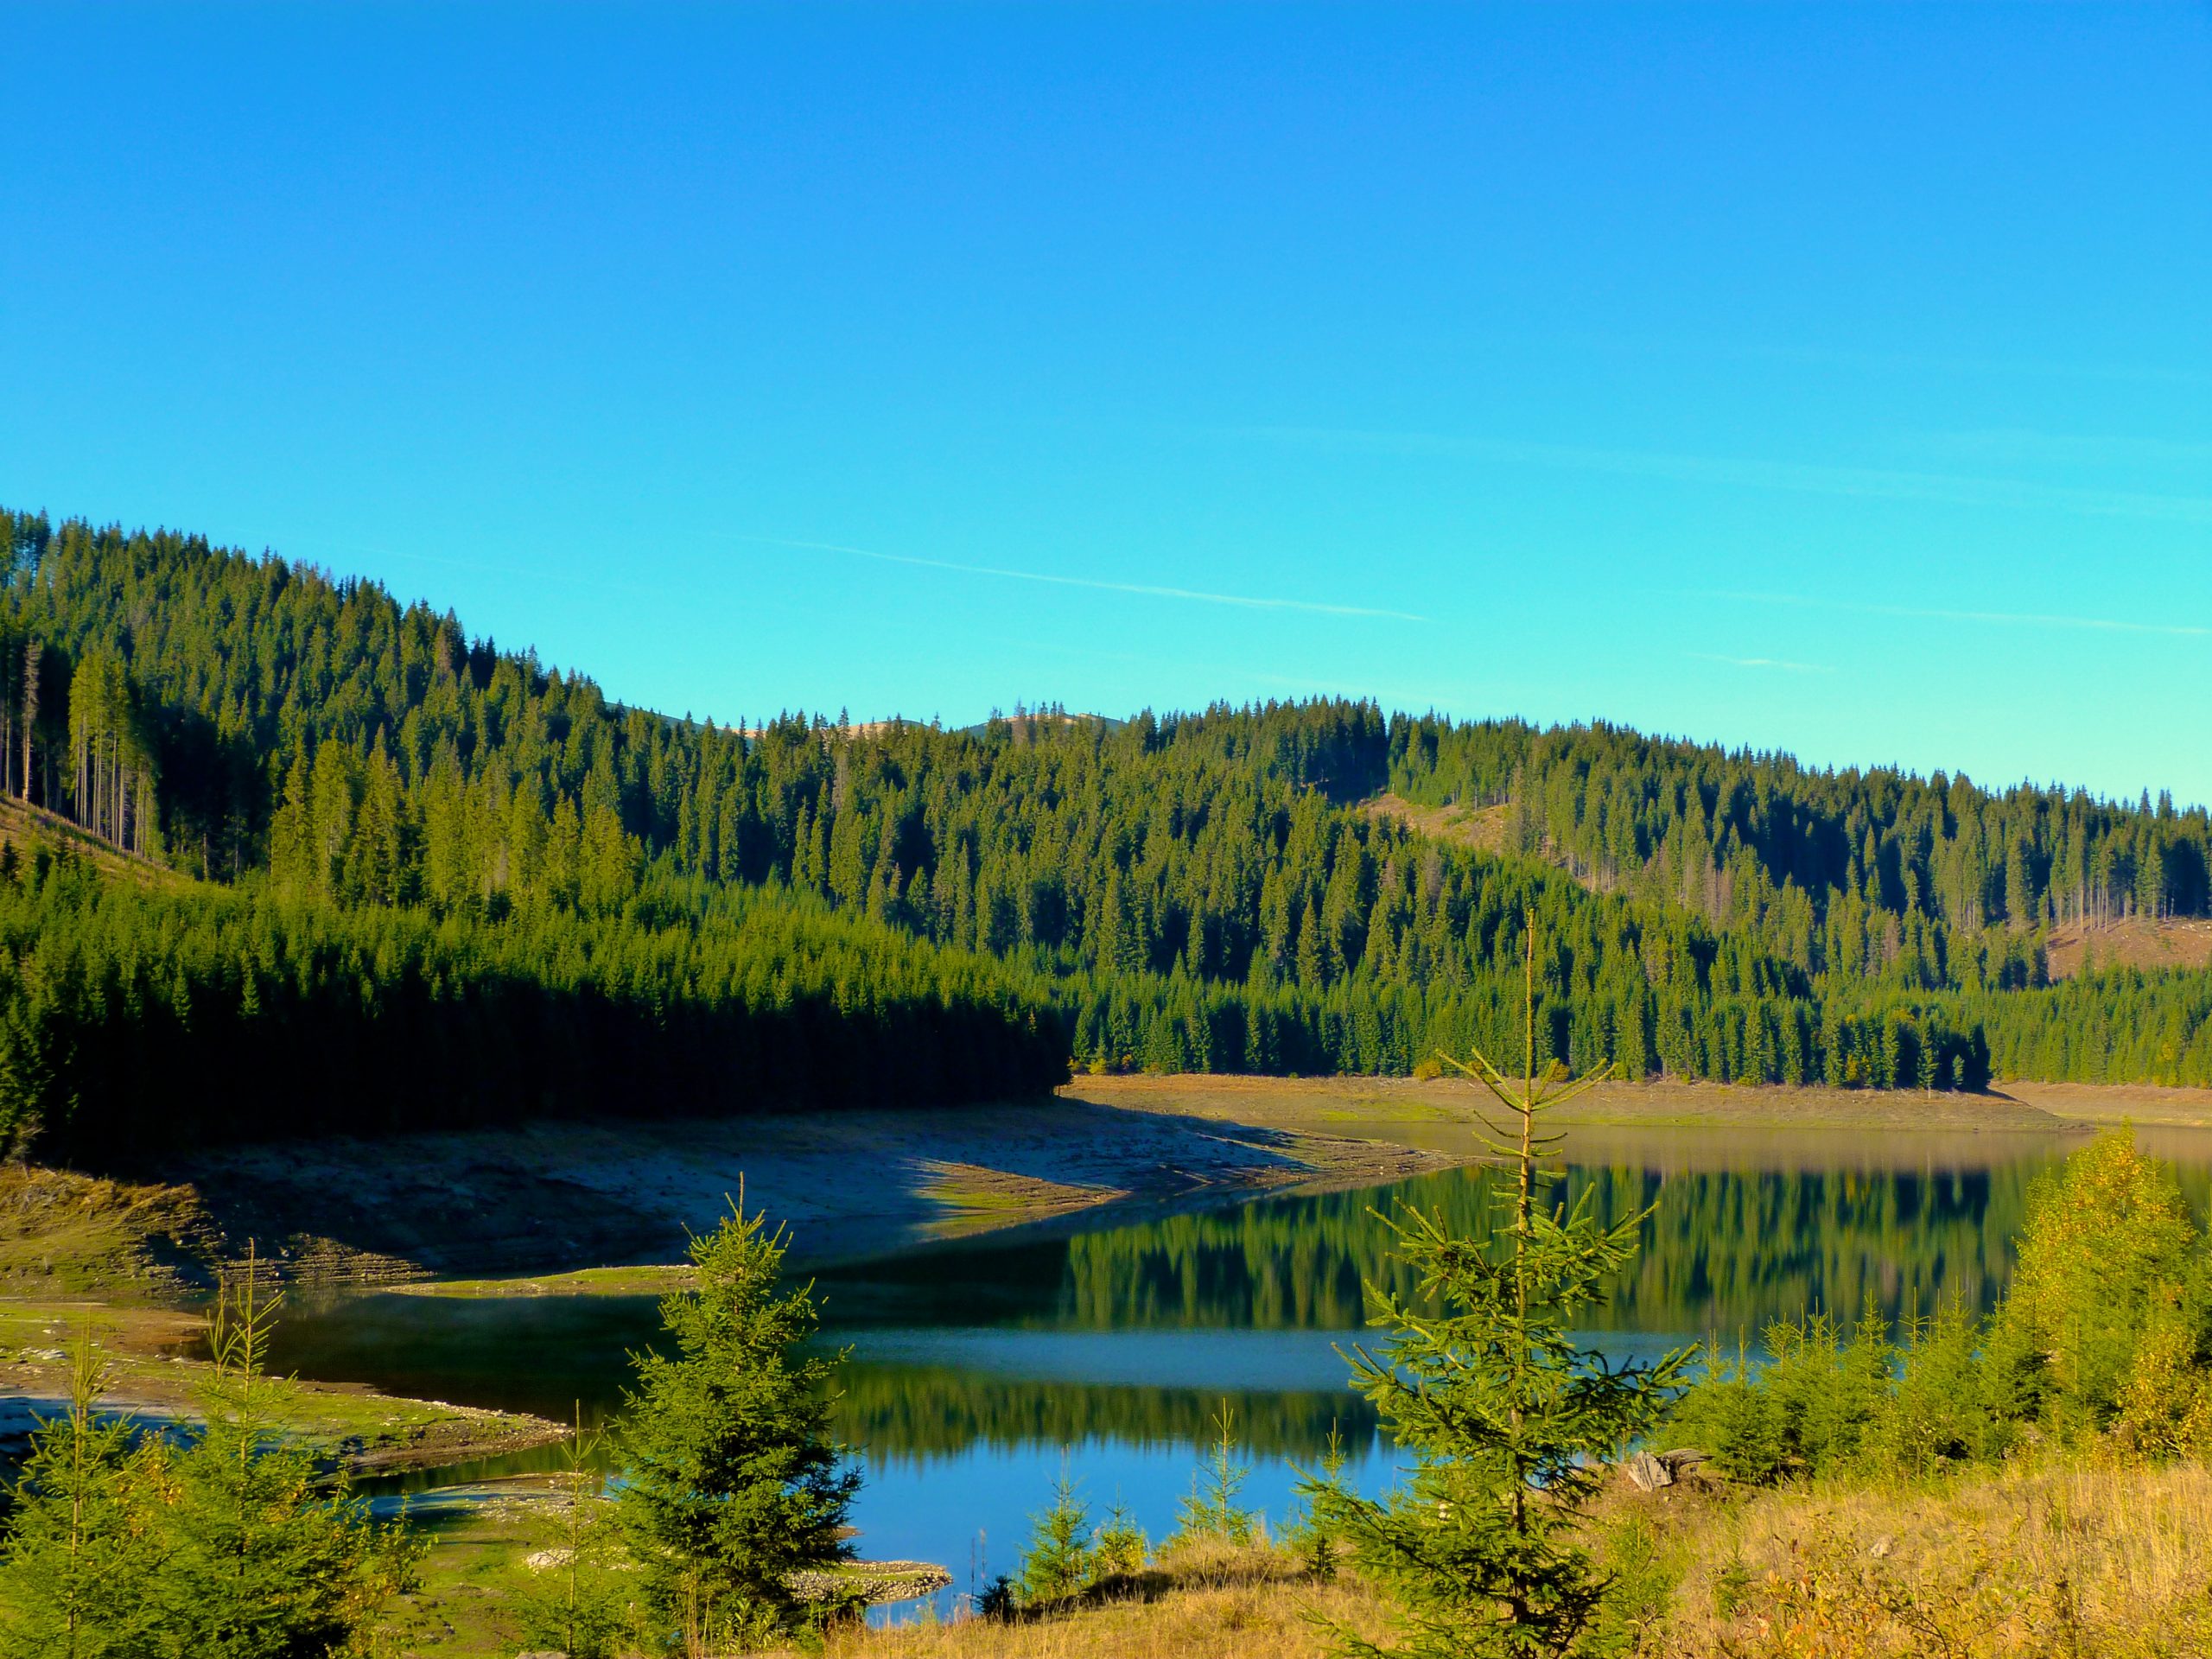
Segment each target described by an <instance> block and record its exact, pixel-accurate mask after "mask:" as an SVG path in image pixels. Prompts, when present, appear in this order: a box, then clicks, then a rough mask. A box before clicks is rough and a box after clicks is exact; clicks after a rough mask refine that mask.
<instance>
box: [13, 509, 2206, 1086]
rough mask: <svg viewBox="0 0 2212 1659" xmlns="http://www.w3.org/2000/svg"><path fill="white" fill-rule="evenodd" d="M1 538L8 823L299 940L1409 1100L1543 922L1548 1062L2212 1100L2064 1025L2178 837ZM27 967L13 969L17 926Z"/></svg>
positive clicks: (2110, 1010) (1499, 998)
mask: <svg viewBox="0 0 2212 1659" xmlns="http://www.w3.org/2000/svg"><path fill="white" fill-rule="evenodd" d="M0 535H4V537H5V543H6V545H7V547H8V548H9V549H10V551H11V553H12V560H11V563H10V571H9V575H8V581H7V584H6V588H5V602H4V607H0V753H4V754H5V755H6V757H7V759H6V760H5V762H4V764H3V765H0V785H4V787H5V788H6V790H7V791H10V792H12V793H16V794H28V796H29V798H30V799H31V800H33V801H35V802H37V803H39V804H43V805H46V806H48V807H50V808H52V809H54V810H56V811H60V812H64V813H67V815H69V816H70V817H73V819H75V820H76V821H78V822H79V823H83V824H85V825H86V826H87V827H88V828H89V829H92V830H93V831H94V832H95V833H98V834H99V835H101V836H105V837H106V838H108V839H110V840H111V841H113V842H117V843H118V844H120V845H125V846H129V847H131V848H134V849H138V850H141V851H143V853H144V854H145V855H147V856H149V857H150V858H154V859H157V860H161V861H166V862H168V863H169V864H171V865H173V866H174V867H175V868H179V869H181V870H184V871H187V872H189V873H190V874H193V875H194V876H196V877H199V878H201V879H202V880H206V881H208V882H212V883H217V884H222V885H225V886H228V887H235V888H236V889H237V890H238V899H239V900H240V901H241V902H250V903H251V904H253V905H255V906H262V907H264V908H266V907H275V908H277V909H279V910H282V911H283V913H284V914H286V915H287V916H292V917H306V916H309V915H312V916H314V917H315V918H321V919H318V920H316V921H315V922H313V923H308V922H305V921H301V922H298V923H297V925H299V926H302V927H310V926H311V927H318V928H331V927H340V928H342V927H354V928H357V929H359V928H365V927H368V926H370V925H372V923H373V922H374V918H378V917H380V916H385V917H407V918H419V924H418V923H416V922H410V923H408V924H407V925H408V926H415V925H420V926H422V927H424V928H431V929H447V930H453V929H463V930H473V934H472V937H476V938H480V939H482V940H485V941H498V940H501V939H505V938H511V937H522V936H524V935H526V934H528V933H530V931H531V930H539V931H541V932H542V931H543V930H553V931H555V932H558V931H560V930H578V932H577V934H576V937H578V938H582V937H583V936H584V935H585V934H589V935H590V937H592V938H594V939H596V940H598V941H599V944H598V946H597V947H595V948H597V949H599V950H602V951H612V950H616V949H617V948H618V942H619V941H620V940H623V939H626V938H645V937H648V936H659V935H663V934H665V933H666V932H667V931H669V930H671V929H674V930H677V931H690V932H696V931H697V930H698V929H699V928H701V927H702V925H704V921H703V919H702V918H707V917H709V916H711V915H714V914H720V913H725V912H727V910H728V906H743V907H749V908H747V914H765V913H766V912H762V911H761V910H760V906H770V907H772V908H773V909H775V910H776V911H777V912H778V913H779V914H781V913H783V912H785V911H786V910H790V911H791V912H793V913H795V914H796V913H799V912H803V913H804V916H805V917H806V918H808V919H807V921H806V923H805V926H806V927H807V928H808V929H811V930H819V929H822V928H828V927H838V928H846V929H855V930H861V932H855V933H854V934H852V936H851V937H852V938H854V939H855V940H858V939H860V938H862V937H863V933H864V934H865V937H866V938H868V939H869V940H873V941H875V942H876V943H875V944H870V945H868V950H870V951H871V952H873V953H874V957H873V958H872V959H880V960H882V961H885V962H888V961H890V960H891V957H890V956H889V955H888V954H887V953H888V952H889V944H888V942H889V941H892V940H896V939H905V940H907V941H910V942H912V945H913V947H914V948H915V949H917V950H924V951H929V952H934V954H932V955H930V956H928V957H926V958H924V957H911V958H904V957H902V958H900V959H899V960H901V961H903V962H908V963H910V964H911V963H922V962H924V961H925V960H926V962H927V963H928V964H930V965H929V966H928V967H927V968H926V969H923V968H912V967H911V965H910V967H909V968H906V969H899V970H898V971H915V972H922V973H925V974H926V975H928V976H936V977H939V978H943V979H944V980H945V981H946V982H952V981H957V982H960V983H961V984H963V985H965V986H968V987H969V991H970V993H971V994H972V995H974V996H976V997H977V998H979V999H981V1000H982V1001H993V999H995V1000H996V1002H995V1005H996V1006H1001V1007H1003V1008H1004V1009H1006V1010H1008V1011H1010V1012H1009V1018H1010V1020H1011V1025H1012V1026H1020V1027H1023V1028H1025V1029H1029V1030H1042V1029H1043V1028H1044V1027H1043V1026H1040V1025H1039V1020H1038V1015H1039V1011H1044V1015H1045V1025H1048V1026H1050V1027H1052V1030H1053V1031H1054V1032H1055V1033H1057V1034H1056V1035H1055V1036H1054V1037H1053V1039H1052V1040H1053V1041H1055V1042H1058V1041H1060V1040H1061V1039H1065V1050H1064V1051H1063V1052H1071V1054H1072V1056H1073V1058H1075V1060H1076V1061H1077V1063H1078V1064H1081V1065H1095V1066H1102V1067H1120V1066H1146V1067H1151V1068H1154V1069H1160V1070H1174V1069H1189V1068H1202V1069H1219V1070H1239V1069H1244V1070H1262V1071H1327V1070H1360V1071H1404V1070H1407V1069H1408V1068H1410V1067H1412V1066H1414V1065H1416V1064H1417V1063H1419V1062H1421V1060H1422V1059H1423V1058H1424V1057H1426V1056H1427V1055H1429V1054H1430V1053H1432V1052H1433V1050H1434V1049H1435V1048H1437V1047H1439V1046H1447V1047H1452V1048H1454V1049H1460V1048H1464V1047H1465V1046H1466V1045H1467V1044H1468V1043H1469V1042H1480V1043H1483V1044H1484V1045H1485V1046H1489V1047H1491V1048H1493V1049H1497V1050H1500V1051H1503V1052H1506V1053H1507V1054H1509V1055H1510V1056H1511V1057H1514V1058H1517V1053H1518V1044H1517V1042H1509V1033H1510V1031H1511V1029H1512V1028H1513V1025H1514V1022H1513V1020H1511V1019H1510V1016H1509V1011H1510V1010H1511V1009H1512V1008H1513V1007H1515V1005H1516V1003H1517V997H1518V982H1519V975H1518V972H1517V970H1516V965H1517V957H1518V952H1519V941H1520V938H1521V937H1522V916H1523V914H1524V912H1527V911H1529V910H1533V911H1534V912H1535V914H1536V917H1537V923H1538V927H1539V931H1540V937H1541V947H1542V950H1543V978H1544V992H1545V997H1546V1002H1547V1013H1546V1018H1545V1020H1544V1021H1543V1033H1542V1041H1543V1045H1544V1046H1545V1047H1546V1048H1547V1049H1548V1051H1549V1052H1552V1053H1553V1054H1554V1055H1558V1056H1560V1057H1562V1058H1571V1059H1573V1060H1581V1059H1586V1058H1593V1057H1596V1056H1598V1055H1600V1054H1607V1055H1611V1056H1612V1057H1614V1058H1618V1060H1619V1061H1620V1062H1621V1063H1622V1064H1623V1065H1624V1066H1625V1067H1626V1068H1627V1069H1628V1070H1629V1071H1631V1072H1632V1073H1649V1072H1657V1071H1670V1072H1675V1073H1678V1074H1686V1075H1701V1076H1713V1077H1732V1078H1734V1077H1741V1078H1772V1079H1777V1080H1798V1079H1806V1080H1817V1079H1821V1078H1827V1079H1830V1080H1833V1081H1836V1082H1840V1083H1869V1084H1904V1085H1909V1086H1910V1085H1922V1086H1956V1085H1969V1086H1970V1085H1974V1084H1978V1083H1980V1081H1981V1080H1982V1079H1983V1078H1984V1077H1986V1074H1987V1072H1988V1071H1989V1070H1990V1068H1991V1067H1992V1066H1993V1065H1994V1066H1995V1067H1996V1068H1997V1069H1998V1070H1999V1071H2003V1072H2006V1073H2010V1074H2014V1075H2050V1076H2076V1077H2107V1076H2110V1077H2146V1078H2155V1079H2158V1080H2165V1081H2192V1082H2212V1031H2208V1028H2207V1014H2208V1012H2209V1011H2212V1006H2209V1005H2212V995H2208V990H2209V989H2212V976H2205V975H2203V974H2196V973H2166V974H2158V975H2139V974H2129V973H2126V972H2122V971H2113V972H2107V973H2105V974H2102V975H2099V976H2094V977H2093V978H2090V979H2088V980H2083V981H2077V982H2072V983H2069V984H2067V985H2065V986H2063V987H2058V988H2049V989H2046V988H2043V981H2044V977H2045V966H2044V962H2045V958H2044V938H2045V930H2046V929H2048V928H2049V927H2050V925H2054V924H2055V923H2057V922H2060V921H2067V922H2072V921H2075V920H2078V919H2080V918H2089V919H2092V920H2094V919H2096V918H2102V917H2108V916H2118V915H2121V914H2127V913H2140V914H2144V915H2155V916H2189V915H2201V914H2202V913H2203V912H2205V910H2206V908H2207V905H2208V883H2207V879H2206V871H2207V862H2208V860H2207V849H2208V836H2207V826H2206V821H2205V817H2204V814H2203V813H2202V810H2192V811H2190V812H2187V813H2179V812H2177V811H2175V810H2174V809H2173V808H2172V807H2171V804H2168V803H2165V802H2163V801H2162V802H2160V803H2158V804H2155V805H2153V804H2149V803H2143V804H2135V805H2128V804H2115V803H2107V802H2101V801H2096V800H2093V799H2090V798H2088V797H2086V796H2082V795H2080V794H2078V793H2069V792H2066V791H2057V790H2034V789H2026V788H2023V789H2018V790H2012V791H2003V792H1999V793H1991V792H1988V791H1983V790H1980V789H1978V788H1976V787H1974V785H1970V784H1968V783H1967V782H1966V781H1965V780H1964V779H1955V780H1952V779H1942V778H1938V779H1930V780H1924V781H1923V780H1920V779H1913V778H1910V777H1906V776H1902V775H1898V774H1894V773H1889V772H1871V773H1864V774H1860V773H1836V774H1830V773H1826V772H1815V771H1812V770H1810V769H1807V768H1802V767H1800V766H1797V765H1796V764H1795V763H1794V762H1792V761H1790V760H1788V759H1787V758H1786V757H1779V756H1757V755H1745V754H1738V753H1724V752H1722V751H1719V750H1717V749H1711V748H1700V747H1694V746H1691V745H1687V744H1676V743H1668V742H1660V741H1652V740H1649V739H1644V738H1641V737H1638V736H1637V735H1635V734H1631V733H1627V732H1624V731H1620V730H1617V729H1612V728H1603V727H1599V728H1567V729H1564V730H1558V731H1548V732H1544V731H1536V730H1534V729H1531V728H1527V727H1524V726H1521V725H1517V724H1514V723H1478V724H1473V725H1465V726H1453V725H1452V724H1449V723H1447V722H1445V721H1439V720H1435V719H1433V718H1431V719H1409V718H1407V717H1403V716H1395V717H1390V718H1386V717H1385V716H1384V715H1383V714H1382V713H1381V711H1380V710H1378V709H1376V707H1375V706H1374V705H1372V704H1370V703H1362V702H1307V703H1295V704H1286V705H1273V704H1271V705H1268V706H1265V707H1260V708H1251V709H1227V708H1217V709H1210V710H1207V711H1206V712H1205V713H1203V714H1198V715H1179V716H1154V715H1139V716H1138V717H1136V718H1135V719H1133V720H1129V721H1126V722H1120V723H1116V722H1112V721H1103V720H1096V719H1090V718H1083V717H1077V718H1068V717H1065V716H1064V715H1061V714H1060V713H1059V711H1058V710H1043V711H1039V713H1037V714H1035V715H1019V714H1018V715H1017V717H1016V718H1015V719H1014V720H1011V721H1008V720H995V721H992V722H990V723H989V724H988V725H987V726H986V727H984V728H981V729H980V730H976V731H969V732H964V733H963V732H946V731H940V730H938V729H935V728H930V727H923V726H917V725H912V724H907V723H901V722H896V721H893V722H888V723H884V724H878V725H874V726H869V727H866V728H857V727H846V726H842V725H837V724H831V723H829V722H828V721H823V720H822V719H821V718H819V717H817V718H814V719H806V718H803V717H800V716H798V715H780V716H778V717H775V718H772V719H751V720H747V719H739V720H734V721H732V722H731V723H730V724H728V725H727V726H719V727H718V726H716V725H715V724H713V723H710V722H694V721H686V720H674V719H670V718H666V717H664V716H662V715H656V714H652V713H650V712H647V711H645V710H640V709H627V708H624V707H621V706H620V705H618V704H614V703H612V702H609V701H608V700H607V698H606V697H605V696H603V695H602V694H601V691H600V690H599V688H598V687H597V686H596V685H595V684H594V683H592V682H591V681H590V680H589V679H588V678H584V677H580V676H575V675H569V674H564V673H562V672H560V671H555V670H551V669H549V668H547V667H545V666H544V665H543V664H540V663H539V662H537V659H536V658H534V657H533V656H532V655H531V654H529V653H526V652H525V653H517V652H500V651H499V650H496V649H495V648H494V647H493V645H492V644H491V643H490V642H489V641H488V640H480V639H471V638H470V637H469V636H468V635H467V632H466V631H465V630H464V628H463V627H462V626H461V623H460V621H459V620H457V619H455V618H454V617H453V616H452V615H450V614H444V615H441V614H438V613H434V612H432V611H430V610H429V609H428V608H426V607H422V606H419V605H418V606H412V607H402V606H401V605H399V604H398V603H397V602H396V601H394V600H393V599H392V598H391V595H390V594H387V593H386V592H385V590H384V589H382V588H379V587H378V586H376V585H375V584H372V583H367V582H345V581H334V580H332V579H330V578H328V577H327V576H325V575H322V574H321V573H320V572H318V571H316V570H315V569H311V568H308V567H303V566H294V565H289V564H287V563H284V562H283V561H282V560H281V559H277V558H273V557H264V558H251V557H248V556H243V555H240V554H237V553H233V552H229V551H225V550H219V549H215V548H213V547H211V546H209V545H208V544H207V543H205V542H204V541H200V540H197V539H194V538H190V537H181V536H174V535H168V534H155V535H146V534H124V533H122V532H120V531H114V530H98V529H94V528H92V527H91V526H88V525H86V524H77V523H67V524H60V525H49V524H48V523H47V521H46V520H44V519H43V518H26V517H22V516H13V517H0ZM1384 791H1394V792H1395V794H1397V795H1398V796H1400V797H1402V798H1404V799H1405V800H1407V801H1409V802H1412V803H1414V804H1416V805H1417V806H1427V807H1439V806H1444V805H1446V804H1456V805H1458V806H1460V807H1483V808H1487V809H1490V810H1491V813H1492V816H1493V817H1497V818H1499V819H1501V820H1502V823H1500V825H1499V827H1500V829H1501V830H1502V832H1503V837H1504V840H1505V843H1506V844H1505V846H1504V848H1503V850H1502V851H1501V852H1499V853H1497V854H1491V853H1485V852H1484V851H1482V850H1479V849H1474V848H1471V847H1467V846H1462V845H1459V844H1455V843H1454V842H1452V840H1451V839H1449V838H1438V837H1431V836H1424V835H1422V834H1420V833H1417V832H1415V831H1414V830H1412V829H1408V828H1407V827H1406V826H1405V825H1403V824H1402V823H1395V822H1393V821H1391V820H1390V819H1389V818H1388V817H1383V816H1381V815H1378V814H1376V813H1374V812H1371V811H1367V810H1362V804H1363V803H1367V802H1370V800H1371V798H1373V797H1376V796H1377V795H1379V794H1381V793H1383V792H1384ZM1562 867H1564V869H1562ZM148 902H149V903H151V902H154V901H153V900H151V899H149V900H148ZM344 918H353V919H352V920H346V919H344ZM55 925H57V924H54V923H52V922H51V921H50V920H49V921H48V922H44V923H41V924H40V926H43V927H45V928H47V929H48V931H51V929H52V928H53V927H54V926H55ZM377 925H381V924H377ZM13 937H14V938H15V939H16V946H15V948H16V951H17V955H18V958H19V959H21V958H22V951H23V949H24V946H23V945H22V941H23V940H24V939H27V938H36V937H38V928H37V927H32V928H31V929H30V930H29V931H24V930H23V929H22V928H19V929H17V930H16V933H15V934H14V936H13ZM545 937H551V935H550V934H547V935H545ZM483 948H484V949H486V950H491V949H493V946H492V945H490V944H486V945H485V946H484V947H483ZM498 949H500V950H504V949H505V946H503V945H502V946H499V947H498ZM503 960H504V961H505V962H506V963H508V969H506V971H509V972H511V973H518V974H522V975H524V976H527V971H528V970H527V968H526V964H525V963H524V960H523V958H521V957H514V956H512V955H509V956H507V957H503ZM969 963H973V964H976V966H975V967H974V968H970V967H968V966H963V965H961V964H969ZM992 963H995V967H994V966H991V965H990V964H992ZM986 969H988V973H989V974H990V975H993V976H995V980H993V982H992V983H991V985H990V986H989V987H986V986H985V984H984V982H983V981H982V979H979V978H977V977H976V975H977V974H978V973H979V972H982V971H984V970H986ZM887 971H890V970H888V969H887ZM368 977H369V979H370V980H371V981H374V980H375V979H376V978H377V970H375V969H371V970H370V971H369V975H368ZM434 977H435V976H434ZM438 982H439V983H441V984H443V983H445V981H444V980H443V979H442V978H439V979H438ZM832 996H833V1001H834V989H833V990H832ZM19 1000H20V998H19ZM709 1001H711V999H709ZM195 1017H196V1015H195ZM1010 1028H1011V1027H1010ZM3 1059H4V1056H0V1060H3ZM700 1064H701V1065H704V1066H707V1067H708V1068H709V1069H711V1066H712V1059H711V1052H710V1046H709V1049H708V1050H702V1058H701V1060H700ZM1022 1064H1023V1065H1027V1062H1023V1063H1022ZM1021 1070H1022V1065H1012V1066H1010V1067H1009V1068H1008V1073H1009V1075H1012V1074H1013V1073H1014V1072H1019V1071H1021ZM0 1082H4V1079H0ZM48 1092H49V1093H51V1092H52V1090H51V1087H49V1089H48ZM719 1097H720V1096H718V1098H719Z"/></svg>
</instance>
